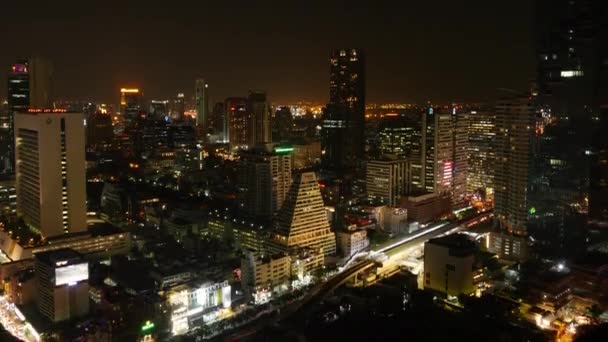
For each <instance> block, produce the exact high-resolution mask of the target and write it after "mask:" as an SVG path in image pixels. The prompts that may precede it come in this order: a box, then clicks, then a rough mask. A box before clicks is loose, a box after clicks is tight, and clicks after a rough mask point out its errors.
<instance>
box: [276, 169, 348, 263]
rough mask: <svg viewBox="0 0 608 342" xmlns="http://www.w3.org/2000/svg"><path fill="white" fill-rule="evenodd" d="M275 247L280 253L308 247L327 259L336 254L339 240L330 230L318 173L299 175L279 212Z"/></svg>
mask: <svg viewBox="0 0 608 342" xmlns="http://www.w3.org/2000/svg"><path fill="white" fill-rule="evenodd" d="M272 244H273V246H274V248H275V249H276V251H277V252H290V251H291V250H293V249H298V248H301V247H307V248H310V249H312V250H313V251H320V252H321V253H322V254H324V255H325V256H328V255H334V254H335V253H336V237H335V235H334V233H333V232H332V231H331V229H330V227H329V221H328V220H327V214H326V212H325V207H324V205H323V198H322V197H321V190H320V188H319V183H318V182H317V176H316V175H315V173H314V172H302V173H298V174H297V175H296V176H295V179H294V182H293V184H292V185H291V188H290V189H289V193H288V194H287V197H286V198H285V202H284V203H283V206H282V207H281V210H279V213H278V219H277V227H276V231H275V233H274V234H273V236H272Z"/></svg>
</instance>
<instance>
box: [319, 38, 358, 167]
mask: <svg viewBox="0 0 608 342" xmlns="http://www.w3.org/2000/svg"><path fill="white" fill-rule="evenodd" d="M364 129H365V56H364V54H363V52H362V51H361V50H359V49H341V50H336V51H333V52H332V53H331V57H330V75H329V103H328V104H327V108H326V110H325V113H324V116H323V123H322V141H323V151H324V154H323V160H322V162H323V165H324V167H325V168H327V169H331V170H334V171H340V170H346V169H350V168H352V167H354V166H356V165H357V162H358V161H359V160H361V159H362V158H363V153H364V149H365V140H364Z"/></svg>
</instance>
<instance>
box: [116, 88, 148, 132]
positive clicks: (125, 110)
mask: <svg viewBox="0 0 608 342" xmlns="http://www.w3.org/2000/svg"><path fill="white" fill-rule="evenodd" d="M142 97H143V93H142V92H141V91H140V90H139V89H137V88H121V89H120V113H121V114H122V116H123V118H124V121H125V126H129V125H130V124H131V123H132V122H134V121H135V120H136V119H137V118H138V117H139V115H140V112H141V111H142V108H143V107H142V106H143V99H142Z"/></svg>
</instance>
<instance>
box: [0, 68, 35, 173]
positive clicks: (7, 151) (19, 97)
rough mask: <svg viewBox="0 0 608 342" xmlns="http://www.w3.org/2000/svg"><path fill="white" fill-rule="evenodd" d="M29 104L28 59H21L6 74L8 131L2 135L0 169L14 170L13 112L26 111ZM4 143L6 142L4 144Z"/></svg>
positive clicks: (7, 171)
mask: <svg viewBox="0 0 608 342" xmlns="http://www.w3.org/2000/svg"><path fill="white" fill-rule="evenodd" d="M29 106H30V82H29V74H28V61H27V60H21V61H17V63H15V64H13V65H12V66H11V69H10V71H9V74H8V118H9V121H8V131H7V135H5V136H2V137H1V138H0V139H1V140H2V142H3V144H2V147H1V148H2V150H1V153H2V165H0V170H4V172H6V173H12V172H14V170H15V138H14V136H15V113H17V112H21V111H27V109H28V108H29ZM5 143H6V144H5Z"/></svg>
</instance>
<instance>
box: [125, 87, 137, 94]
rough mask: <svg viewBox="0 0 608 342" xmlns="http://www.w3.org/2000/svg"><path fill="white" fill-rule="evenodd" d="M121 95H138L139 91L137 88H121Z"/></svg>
mask: <svg viewBox="0 0 608 342" xmlns="http://www.w3.org/2000/svg"><path fill="white" fill-rule="evenodd" d="M120 92H121V93H139V89H137V88H121V89H120Z"/></svg>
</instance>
